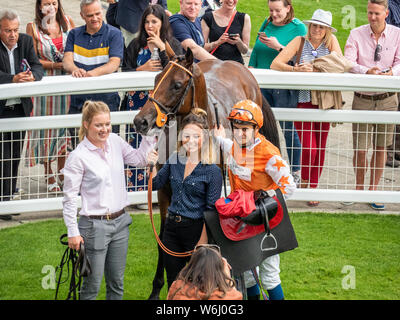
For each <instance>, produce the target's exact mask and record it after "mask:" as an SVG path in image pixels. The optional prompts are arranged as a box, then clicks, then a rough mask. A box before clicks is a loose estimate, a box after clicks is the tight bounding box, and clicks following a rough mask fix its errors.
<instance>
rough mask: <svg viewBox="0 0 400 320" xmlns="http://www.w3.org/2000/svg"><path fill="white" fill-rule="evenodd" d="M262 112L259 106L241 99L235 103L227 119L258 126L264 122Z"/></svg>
mask: <svg viewBox="0 0 400 320" xmlns="http://www.w3.org/2000/svg"><path fill="white" fill-rule="evenodd" d="M263 118H264V117H263V113H262V110H261V108H260V106H259V105H258V104H257V103H255V102H253V101H251V100H242V101H239V102H238V103H236V104H235V105H234V106H233V107H232V110H231V112H230V113H229V116H228V119H229V120H230V121H233V122H238V123H251V124H255V125H257V126H258V127H259V128H261V127H262V125H263V123H264V119H263Z"/></svg>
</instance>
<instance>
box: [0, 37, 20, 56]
mask: <svg viewBox="0 0 400 320" xmlns="http://www.w3.org/2000/svg"><path fill="white" fill-rule="evenodd" d="M1 43H2V44H3V46H4V48H6V50H7V52H8V54H11V53H12V52H13V51H14V50H15V49H17V48H18V43H16V44H15V46H14V47H12V48H11V50H10V49H8V47H7V46H6V44H5V43H4V42H3V40H1Z"/></svg>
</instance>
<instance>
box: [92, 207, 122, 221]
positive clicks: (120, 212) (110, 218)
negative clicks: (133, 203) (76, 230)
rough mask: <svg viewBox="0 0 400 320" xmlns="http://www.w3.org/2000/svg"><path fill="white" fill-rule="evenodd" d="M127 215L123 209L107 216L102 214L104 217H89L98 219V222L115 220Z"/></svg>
mask: <svg viewBox="0 0 400 320" xmlns="http://www.w3.org/2000/svg"><path fill="white" fill-rule="evenodd" d="M124 213H125V209H122V210H120V211H118V212H114V213H107V214H102V215H98V216H96V215H88V217H89V218H90V219H98V220H114V219H116V218H118V217H119V216H120V215H122V214H124Z"/></svg>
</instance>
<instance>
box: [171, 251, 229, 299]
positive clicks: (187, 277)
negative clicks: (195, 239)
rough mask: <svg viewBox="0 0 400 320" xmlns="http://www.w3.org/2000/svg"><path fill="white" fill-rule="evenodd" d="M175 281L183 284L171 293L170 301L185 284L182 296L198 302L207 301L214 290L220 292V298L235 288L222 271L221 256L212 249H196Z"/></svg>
mask: <svg viewBox="0 0 400 320" xmlns="http://www.w3.org/2000/svg"><path fill="white" fill-rule="evenodd" d="M176 280H181V281H182V282H183V284H182V286H181V287H179V288H177V290H176V291H175V292H173V293H172V295H171V299H173V297H174V296H175V295H176V294H177V293H178V292H179V291H181V290H182V289H183V288H184V287H185V285H186V284H188V287H187V289H186V291H185V292H184V294H185V295H186V296H188V297H195V298H196V299H198V300H207V299H209V298H210V296H211V295H212V294H213V293H214V291H215V290H219V291H221V292H222V294H221V296H220V298H223V297H224V296H225V295H226V293H227V292H228V291H229V290H231V289H232V288H234V287H235V282H234V281H233V280H232V278H230V277H229V276H228V275H227V274H226V273H225V271H224V262H223V260H222V257H221V255H220V254H219V253H218V252H217V251H216V250H215V249H212V248H208V247H199V248H197V249H196V250H195V251H194V253H193V255H192V257H191V258H190V261H189V263H188V264H187V265H186V266H185V267H184V268H183V269H182V270H181V272H180V273H179V274H178V277H177V279H176Z"/></svg>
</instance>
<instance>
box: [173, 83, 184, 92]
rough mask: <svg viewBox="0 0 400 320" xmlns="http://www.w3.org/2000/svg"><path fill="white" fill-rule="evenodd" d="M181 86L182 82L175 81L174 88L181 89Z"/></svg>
mask: <svg viewBox="0 0 400 320" xmlns="http://www.w3.org/2000/svg"><path fill="white" fill-rule="evenodd" d="M180 88H182V83H181V82H175V85H174V89H175V90H179V89H180Z"/></svg>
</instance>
